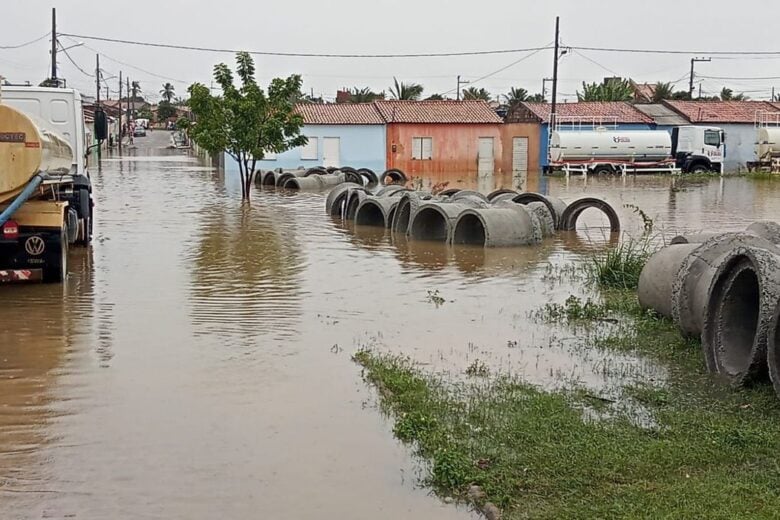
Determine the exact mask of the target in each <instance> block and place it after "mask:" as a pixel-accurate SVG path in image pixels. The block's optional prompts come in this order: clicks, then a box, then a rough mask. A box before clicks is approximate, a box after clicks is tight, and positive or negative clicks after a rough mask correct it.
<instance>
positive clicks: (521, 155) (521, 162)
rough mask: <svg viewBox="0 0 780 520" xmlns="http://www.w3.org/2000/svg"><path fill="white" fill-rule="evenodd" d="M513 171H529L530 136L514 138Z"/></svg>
mask: <svg viewBox="0 0 780 520" xmlns="http://www.w3.org/2000/svg"><path fill="white" fill-rule="evenodd" d="M512 173H528V138H527V137H515V138H514V139H512Z"/></svg>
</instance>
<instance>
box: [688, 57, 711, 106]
mask: <svg viewBox="0 0 780 520" xmlns="http://www.w3.org/2000/svg"><path fill="white" fill-rule="evenodd" d="M707 61H712V58H691V84H690V86H689V89H688V92H689V93H690V96H691V99H693V78H694V77H695V74H696V72H695V71H694V67H695V66H696V64H697V63H702V62H707ZM699 97H701V95H699Z"/></svg>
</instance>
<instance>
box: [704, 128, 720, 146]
mask: <svg viewBox="0 0 780 520" xmlns="http://www.w3.org/2000/svg"><path fill="white" fill-rule="evenodd" d="M704 144H706V145H707V146H720V132H719V131H718V130H705V131H704Z"/></svg>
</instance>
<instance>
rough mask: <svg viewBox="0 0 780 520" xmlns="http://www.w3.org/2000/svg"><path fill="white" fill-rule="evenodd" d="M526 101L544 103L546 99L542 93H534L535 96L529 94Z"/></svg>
mask: <svg viewBox="0 0 780 520" xmlns="http://www.w3.org/2000/svg"><path fill="white" fill-rule="evenodd" d="M526 101H528V102H529V103H544V101H545V99H544V96H543V95H541V94H534V95H533V96H529V97H528V98H527V99H526Z"/></svg>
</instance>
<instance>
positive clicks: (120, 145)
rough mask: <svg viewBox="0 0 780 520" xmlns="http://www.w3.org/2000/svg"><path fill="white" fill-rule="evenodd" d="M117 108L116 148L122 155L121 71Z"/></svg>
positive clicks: (120, 73)
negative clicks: (117, 132)
mask: <svg viewBox="0 0 780 520" xmlns="http://www.w3.org/2000/svg"><path fill="white" fill-rule="evenodd" d="M117 106H118V107H119V136H118V137H117V146H118V150H119V155H122V115H123V114H122V71H121V70H120V71H119V100H118V105H117Z"/></svg>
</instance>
